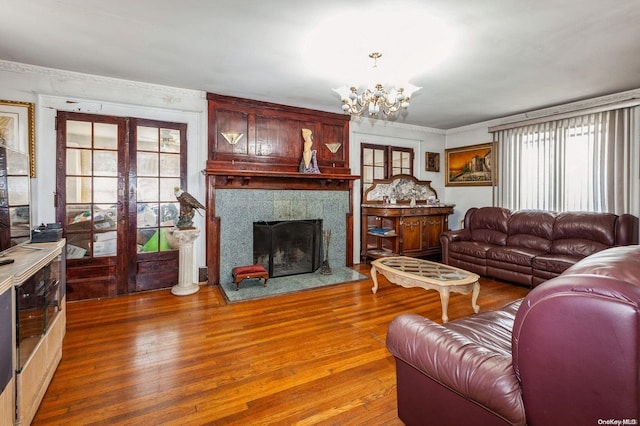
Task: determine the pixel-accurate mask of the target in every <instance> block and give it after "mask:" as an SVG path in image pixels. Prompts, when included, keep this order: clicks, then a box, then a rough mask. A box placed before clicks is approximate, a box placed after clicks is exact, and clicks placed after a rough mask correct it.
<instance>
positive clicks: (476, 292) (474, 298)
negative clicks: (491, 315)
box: [471, 281, 480, 314]
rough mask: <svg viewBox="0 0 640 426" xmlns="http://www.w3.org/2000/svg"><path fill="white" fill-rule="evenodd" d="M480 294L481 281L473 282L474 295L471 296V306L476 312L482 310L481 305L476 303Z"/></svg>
mask: <svg viewBox="0 0 640 426" xmlns="http://www.w3.org/2000/svg"><path fill="white" fill-rule="evenodd" d="M479 294H480V282H479V281H476V282H475V283H473V295H472V296H471V307H472V308H473V312H475V313H476V314H477V313H478V312H479V311H480V306H478V304H477V303H476V302H477V301H478V295H479Z"/></svg>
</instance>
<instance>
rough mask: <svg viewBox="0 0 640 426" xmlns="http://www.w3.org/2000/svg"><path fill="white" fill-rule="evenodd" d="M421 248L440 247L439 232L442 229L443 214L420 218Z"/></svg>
mask: <svg viewBox="0 0 640 426" xmlns="http://www.w3.org/2000/svg"><path fill="white" fill-rule="evenodd" d="M422 222H423V226H422V249H423V250H430V249H433V248H438V247H440V234H441V233H442V232H443V231H444V223H445V221H444V218H443V216H425V217H424V218H423V219H422Z"/></svg>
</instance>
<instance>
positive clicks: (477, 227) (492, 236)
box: [469, 207, 511, 246]
mask: <svg viewBox="0 0 640 426" xmlns="http://www.w3.org/2000/svg"><path fill="white" fill-rule="evenodd" d="M510 216H511V211H510V210H509V209H505V208H502V207H481V208H479V209H476V210H474V211H473V214H472V215H471V218H470V219H469V230H470V232H471V239H472V240H473V241H478V242H482V243H490V244H495V245H500V246H503V245H505V244H506V242H507V225H508V222H509V217H510Z"/></svg>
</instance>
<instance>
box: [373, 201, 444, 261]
mask: <svg viewBox="0 0 640 426" xmlns="http://www.w3.org/2000/svg"><path fill="white" fill-rule="evenodd" d="M452 213H453V207H452V206H416V207H414V208H407V207H404V206H403V207H392V206H369V205H363V206H362V224H363V235H362V241H363V250H362V254H361V256H362V260H363V261H366V260H367V259H369V258H373V259H378V258H380V257H386V256H411V257H420V256H429V255H437V254H440V253H441V251H442V248H441V247H440V234H441V233H442V232H444V231H446V230H448V229H449V215H450V214H452ZM373 228H390V229H394V230H395V233H393V234H390V235H380V234H375V233H373V232H371V229H373Z"/></svg>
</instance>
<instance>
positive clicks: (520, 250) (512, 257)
mask: <svg viewBox="0 0 640 426" xmlns="http://www.w3.org/2000/svg"><path fill="white" fill-rule="evenodd" d="M544 253H545V251H543V250H536V249H531V248H526V247H510V246H506V247H492V248H491V249H489V251H488V252H487V259H490V260H495V261H497V262H504V263H509V264H514V265H523V266H531V265H533V259H534V258H535V257H536V256H539V255H541V254H544Z"/></svg>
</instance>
